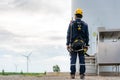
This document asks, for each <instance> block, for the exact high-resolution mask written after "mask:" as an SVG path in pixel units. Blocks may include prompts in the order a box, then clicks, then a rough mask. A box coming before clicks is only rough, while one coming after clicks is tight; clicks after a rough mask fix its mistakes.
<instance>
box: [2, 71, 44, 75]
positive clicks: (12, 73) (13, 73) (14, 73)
mask: <svg viewBox="0 0 120 80" xmlns="http://www.w3.org/2000/svg"><path fill="white" fill-rule="evenodd" d="M0 75H24V76H44V75H45V73H23V72H22V73H21V72H20V73H17V72H4V73H3V72H0Z"/></svg>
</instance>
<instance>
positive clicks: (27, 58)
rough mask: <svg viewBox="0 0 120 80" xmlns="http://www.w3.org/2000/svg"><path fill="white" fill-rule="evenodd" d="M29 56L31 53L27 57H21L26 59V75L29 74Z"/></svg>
mask: <svg viewBox="0 0 120 80" xmlns="http://www.w3.org/2000/svg"><path fill="white" fill-rule="evenodd" d="M31 54H32V52H31V53H29V54H28V55H23V56H24V57H25V58H26V60H27V61H26V62H27V64H26V66H27V73H28V72H29V58H30V56H31Z"/></svg>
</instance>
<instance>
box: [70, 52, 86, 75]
mask: <svg viewBox="0 0 120 80" xmlns="http://www.w3.org/2000/svg"><path fill="white" fill-rule="evenodd" d="M77 55H78V58H79V65H80V69H79V72H80V74H84V73H85V70H86V68H85V57H84V53H83V52H78V53H77V52H72V53H71V58H70V64H71V65H70V70H71V74H75V72H76V60H77Z"/></svg>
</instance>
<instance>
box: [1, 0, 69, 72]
mask: <svg viewBox="0 0 120 80" xmlns="http://www.w3.org/2000/svg"><path fill="white" fill-rule="evenodd" d="M70 8H71V7H70V1H68V0H59V1H58V0H50V1H49V2H48V0H0V70H1V71H2V69H4V70H5V71H9V72H14V71H17V72H20V71H21V70H22V71H23V72H26V58H25V57H24V56H23V55H28V54H29V53H32V54H31V56H30V58H29V72H45V71H48V72H51V71H53V69H52V67H53V66H54V65H56V64H57V65H59V66H60V68H61V71H69V68H68V67H69V54H68V52H67V50H66V31H67V28H68V24H69V21H70V15H71V12H70V11H71V9H70ZM65 65H66V66H65ZM16 68H17V69H16Z"/></svg>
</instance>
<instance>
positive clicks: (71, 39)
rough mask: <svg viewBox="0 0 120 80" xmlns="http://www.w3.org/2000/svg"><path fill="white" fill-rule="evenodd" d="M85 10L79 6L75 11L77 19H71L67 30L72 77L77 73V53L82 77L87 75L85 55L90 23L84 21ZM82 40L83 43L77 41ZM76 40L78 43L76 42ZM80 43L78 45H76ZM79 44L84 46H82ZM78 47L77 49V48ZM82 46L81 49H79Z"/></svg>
mask: <svg viewBox="0 0 120 80" xmlns="http://www.w3.org/2000/svg"><path fill="white" fill-rule="evenodd" d="M82 17H83V11H82V9H80V8H78V9H76V11H75V20H74V21H71V22H70V24H69V28H68V31H67V43H66V45H67V50H68V51H69V52H70V56H71V58H70V70H71V73H70V74H71V79H75V73H76V59H77V55H78V57H79V64H80V69H79V72H80V73H79V74H80V78H81V79H84V76H85V70H86V68H85V57H84V52H85V51H87V49H88V46H89V44H88V42H89V32H88V25H87V24H86V23H85V22H84V21H82V20H81V19H82ZM79 39H81V40H80V42H82V43H77V41H78V40H79ZM75 42H76V43H75ZM75 44H76V45H78V46H77V47H76V46H74V45H75ZM79 45H81V46H82V47H81V48H80V47H79ZM76 48H77V49H76ZM79 48H80V49H79Z"/></svg>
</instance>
